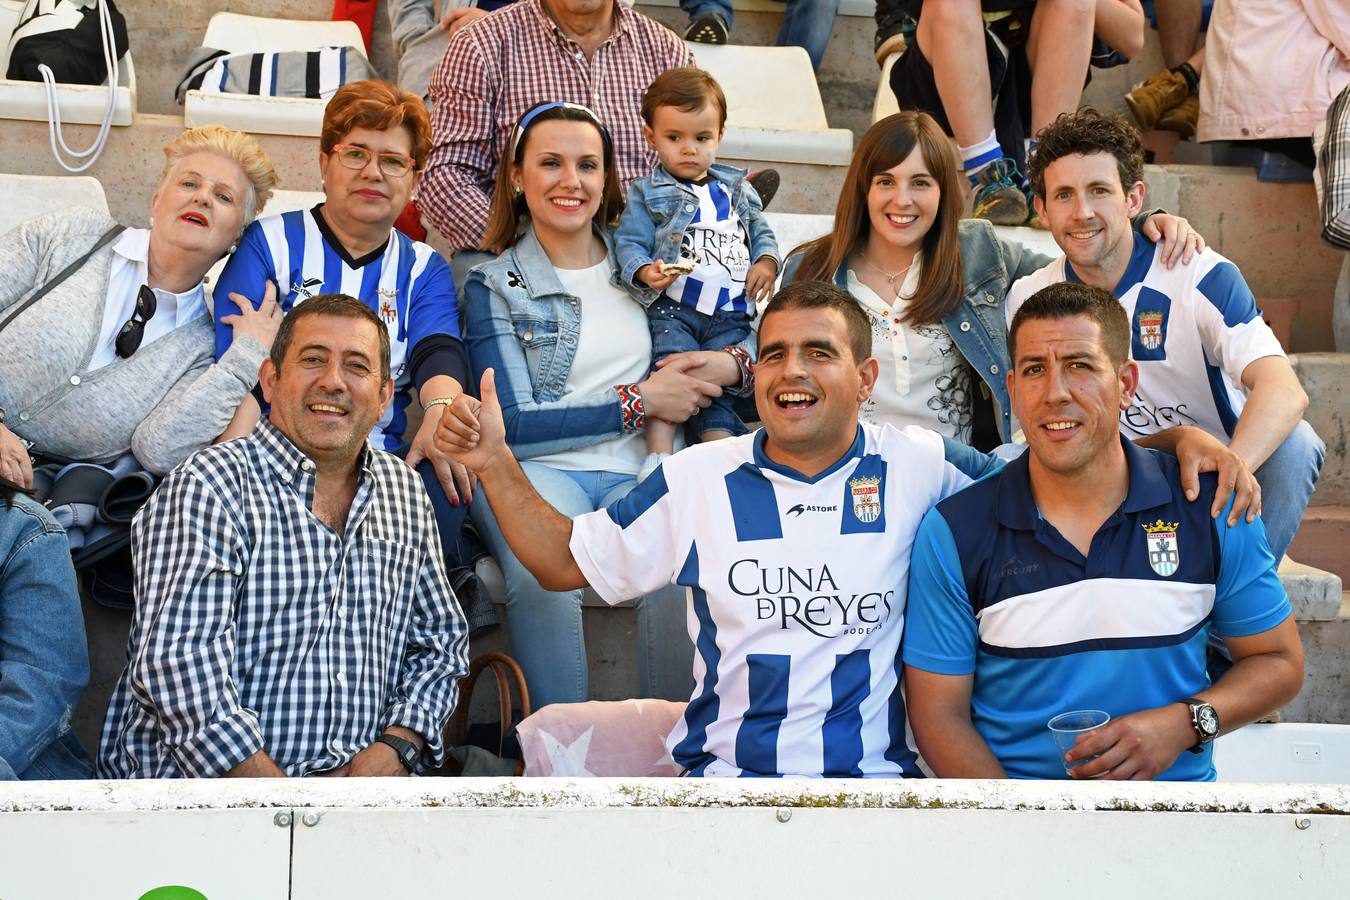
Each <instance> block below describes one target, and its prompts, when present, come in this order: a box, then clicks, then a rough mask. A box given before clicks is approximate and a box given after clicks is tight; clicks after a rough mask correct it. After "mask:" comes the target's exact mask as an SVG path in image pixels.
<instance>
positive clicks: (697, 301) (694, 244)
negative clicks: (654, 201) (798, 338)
mask: <svg viewBox="0 0 1350 900" xmlns="http://www.w3.org/2000/svg"><path fill="white" fill-rule="evenodd" d="M684 183H685V185H687V186H688V187H690V188H692V189H693V191H694V193H695V194H696V195H697V196H698V209H697V210H695V212H694V218H693V220H692V221H691V222H690V223H689V227H688V228H686V229H685V230H684V236H683V237H682V238H681V239H680V256H681V258H683V259H692V260H693V261H694V271H692V272H690V273H689V274H688V275H681V276H680V277H679V278H677V279H675V281H674V282H673V283H672V284H671V285H670V287H668V288H666V296H667V297H669V298H670V299H672V300H674V301H675V302H676V303H680V304H682V305H684V306H687V307H689V308H690V309H695V310H698V311H699V312H701V313H703V314H704V315H705V316H710V315H712V314H713V313H715V312H717V311H718V310H732V311H734V312H742V313H743V312H749V311H751V310H752V309H753V308H754V307H753V304H751V303H749V302H748V301H747V300H746V296H745V276H746V274H747V273H748V272H749V271H750V263H751V262H753V260H751V259H750V235H749V234H748V233H747V232H746V230H745V223H744V222H742V221H741V217H740V216H738V215H736V207H735V205H733V204H732V202H731V189H730V188H728V187H727V186H726V185H725V184H723V183H722V182H720V181H718V180H717V179H716V178H711V177H710V178H709V179H708V180H707V182H705V183H703V184H694V183H692V182H688V181H686V182H684Z"/></svg>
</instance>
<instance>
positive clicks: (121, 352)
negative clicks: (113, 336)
mask: <svg viewBox="0 0 1350 900" xmlns="http://www.w3.org/2000/svg"><path fill="white" fill-rule="evenodd" d="M158 308H159V300H158V299H157V298H156V297H155V292H154V291H152V290H150V287H149V285H144V284H143V285H141V289H140V291H138V292H137V294H136V311H135V312H133V313H132V314H131V318H130V319H127V321H126V324H125V325H123V326H122V330H121V331H119V332H117V342H116V346H117V355H118V356H120V357H122V358H123V359H128V358H130V356H131V354H133V353H135V352H136V351H137V350H139V349H140V348H141V339H142V338H144V337H145V323H146V322H149V321H150V320H151V319H152V318H154V316H155V310H156V309H158Z"/></svg>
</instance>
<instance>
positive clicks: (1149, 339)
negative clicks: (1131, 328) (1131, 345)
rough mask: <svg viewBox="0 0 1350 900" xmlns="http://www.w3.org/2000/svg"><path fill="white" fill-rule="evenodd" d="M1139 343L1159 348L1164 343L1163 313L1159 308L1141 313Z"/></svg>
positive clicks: (1152, 348) (1154, 348) (1149, 347)
mask: <svg viewBox="0 0 1350 900" xmlns="http://www.w3.org/2000/svg"><path fill="white" fill-rule="evenodd" d="M1139 343H1141V344H1143V345H1144V346H1145V347H1147V348H1148V349H1150V350H1157V349H1158V348H1159V347H1161V346H1162V343H1163V314H1162V313H1161V312H1159V311H1157V310H1145V311H1141V312H1140V313H1139Z"/></svg>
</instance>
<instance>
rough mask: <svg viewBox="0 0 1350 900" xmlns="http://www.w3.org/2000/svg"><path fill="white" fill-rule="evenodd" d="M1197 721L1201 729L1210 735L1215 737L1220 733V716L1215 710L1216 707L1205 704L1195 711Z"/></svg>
mask: <svg viewBox="0 0 1350 900" xmlns="http://www.w3.org/2000/svg"><path fill="white" fill-rule="evenodd" d="M1195 723H1196V725H1197V726H1198V727H1199V729H1200V731H1201V732H1203V733H1204V734H1205V735H1206V736H1208V737H1213V736H1214V735H1216V734H1218V733H1219V716H1218V714H1217V713H1216V712H1214V707H1212V706H1209V705H1205V706H1201V707H1199V708H1198V709H1197V710H1196V711H1195Z"/></svg>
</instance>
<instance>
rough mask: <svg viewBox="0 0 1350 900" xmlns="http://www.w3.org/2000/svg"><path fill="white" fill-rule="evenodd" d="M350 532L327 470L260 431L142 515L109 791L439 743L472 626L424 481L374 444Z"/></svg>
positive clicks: (182, 473)
mask: <svg viewBox="0 0 1350 900" xmlns="http://www.w3.org/2000/svg"><path fill="white" fill-rule="evenodd" d="M358 465H359V468H360V478H359V482H358V486H357V490H356V497H355V499H354V500H353V501H352V506H351V511H350V514H349V516H348V518H347V525H346V533H345V535H344V536H341V537H340V536H339V535H338V534H337V533H336V532H334V531H333V530H332V529H331V528H329V527H328V526H327V525H326V524H324V523H323V522H322V521H320V520H319V519H318V518H317V517H316V516H315V515H314V514H313V513H312V512H311V511H310V510H311V508H312V506H313V500H314V486H315V472H314V463H313V461H311V460H310V459H309V458H307V457H306V456H305V455H304V454H303V453H301V452H300V450H299V449H298V448H296V447H295V445H294V444H292V443H291V442H290V441H289V440H288V439H287V438H286V437H285V436H284V435H283V434H282V433H281V432H280V431H278V430H277V429H276V428H275V427H273V426H272V424H271V423H270V422H269V421H267V420H266V419H264V420H263V421H262V422H260V423H259V424H258V426H257V428H256V429H255V430H254V432H253V434H252V435H251V436H250V437H249V438H247V439H245V440H237V441H231V442H229V443H225V444H221V445H219V446H215V447H209V448H207V449H205V450H202V451H200V452H198V453H196V454H194V455H193V456H192V457H190V458H189V459H188V460H187V461H186V462H184V463H183V464H182V465H181V466H179V467H178V468H177V469H175V470H174V471H173V473H172V474H170V475H169V477H168V478H167V479H165V482H164V484H163V485H162V486H161V487H160V489H159V490H158V491H157V492H156V493H155V495H154V496H153V497H152V498H151V499H150V502H149V503H147V504H146V506H145V508H144V509H142V510H141V512H140V514H139V515H138V516H137V517H136V520H135V523H134V524H133V526H132V553H133V555H134V557H135V561H136V581H135V589H136V613H135V618H134V619H133V622H132V629H131V639H130V645H129V647H128V661H127V668H126V671H125V672H123V673H122V677H121V678H120V679H119V680H118V683H117V687H116V689H115V690H114V692H113V698H112V703H111V705H110V707H109V709H108V717H107V720H106V721H105V723H104V727H103V739H102V742H101V746H100V749H99V761H98V771H99V777H101V778H136V777H175V776H200V777H210V776H217V775H220V774H222V773H224V772H226V771H227V770H229V769H230V768H232V767H234V766H235V765H237V764H239V763H240V762H243V761H244V760H245V759H247V758H248V757H249V756H251V755H253V753H255V752H256V751H258V750H263V751H266V752H267V754H268V755H269V756H271V758H272V759H273V760H274V761H275V762H276V763H277V765H278V766H280V767H281V768H282V769H283V770H284V771H285V772H286V774H287V775H292V776H297V775H305V774H309V773H314V772H322V771H326V770H328V769H334V768H337V767H339V766H341V765H344V764H345V763H347V762H348V761H349V760H351V758H352V757H353V756H354V755H356V753H357V752H358V751H360V750H361V749H363V748H364V747H366V746H368V745H369V744H370V743H371V742H372V741H373V740H374V739H375V738H376V737H377V736H378V735H379V734H380V733H381V732H382V731H384V729H385V728H386V727H388V726H390V725H399V726H403V727H405V728H410V729H412V730H413V731H415V732H417V733H418V734H420V735H422V736H423V737H424V738H425V739H426V750H425V752H424V753H423V756H422V765H437V764H439V763H440V761H441V759H442V756H443V753H444V748H443V747H442V742H441V729H442V727H443V725H444V724H445V721H446V719H447V718H449V716H450V713H451V711H452V710H453V709H454V706H455V696H456V685H457V681H458V679H459V677H460V676H461V675H463V674H464V672H465V670H466V666H465V647H466V637H465V625H464V617H463V615H462V613H461V612H460V609H459V604H458V602H457V601H456V600H455V596H454V594H453V593H452V592H451V590H450V586H449V584H448V583H447V582H446V578H445V570H444V567H443V563H442V561H441V553H440V544H439V541H438V540H437V534H436V522H435V519H434V517H433V515H432V511H431V503H430V501H429V500H428V499H427V496H426V493H425V491H424V489H423V487H422V482H421V479H419V478H418V476H417V475H416V473H414V472H413V470H412V469H410V468H408V467H407V466H406V465H405V464H404V463H403V462H401V461H400V460H399V459H397V458H396V457H394V456H391V455H390V454H388V453H384V452H382V451H378V450H373V449H370V448H367V449H366V450H365V451H364V452H363V454H362V456H361V459H360V460H359V463H358Z"/></svg>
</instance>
